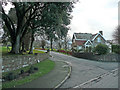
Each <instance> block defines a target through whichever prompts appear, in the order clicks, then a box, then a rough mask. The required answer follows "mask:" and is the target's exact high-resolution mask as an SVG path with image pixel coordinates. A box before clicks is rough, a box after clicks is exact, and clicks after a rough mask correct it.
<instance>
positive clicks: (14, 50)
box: [11, 35, 20, 54]
mask: <svg viewBox="0 0 120 90" xmlns="http://www.w3.org/2000/svg"><path fill="white" fill-rule="evenodd" d="M11 53H14V54H18V53H20V35H17V36H16V40H15V41H14V42H13V43H12V50H11Z"/></svg>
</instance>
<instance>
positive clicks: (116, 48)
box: [112, 45, 120, 54]
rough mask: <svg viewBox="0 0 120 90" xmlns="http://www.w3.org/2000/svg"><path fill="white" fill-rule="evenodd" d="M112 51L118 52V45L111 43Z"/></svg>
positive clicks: (119, 51) (119, 46)
mask: <svg viewBox="0 0 120 90" xmlns="http://www.w3.org/2000/svg"><path fill="white" fill-rule="evenodd" d="M112 52H114V53H117V54H120V45H112Z"/></svg>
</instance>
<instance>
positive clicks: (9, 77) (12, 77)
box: [5, 72, 18, 81]
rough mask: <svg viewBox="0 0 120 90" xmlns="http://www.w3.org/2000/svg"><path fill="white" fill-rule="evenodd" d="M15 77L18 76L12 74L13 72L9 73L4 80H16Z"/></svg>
mask: <svg viewBox="0 0 120 90" xmlns="http://www.w3.org/2000/svg"><path fill="white" fill-rule="evenodd" d="M17 77H18V75H16V74H14V73H13V72H10V73H8V74H7V75H6V76H5V80H8V81H11V80H13V79H16V78H17Z"/></svg>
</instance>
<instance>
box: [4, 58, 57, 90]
mask: <svg viewBox="0 0 120 90" xmlns="http://www.w3.org/2000/svg"><path fill="white" fill-rule="evenodd" d="M33 66H35V67H38V71H37V72H36V73H33V74H31V75H30V76H26V77H25V78H22V79H19V80H13V81H9V82H4V83H2V88H12V87H14V86H18V85H22V84H25V83H27V82H30V81H32V80H34V79H37V78H39V77H41V76H43V75H45V74H47V73H48V72H50V71H51V70H53V68H54V66H55V63H54V62H53V61H51V60H44V61H42V62H40V63H36V64H34V65H33ZM29 67H30V66H27V67H24V68H21V69H22V70H28V69H29ZM21 69H18V70H15V71H13V72H14V73H18V72H20V70H21ZM5 74H7V73H3V75H5Z"/></svg>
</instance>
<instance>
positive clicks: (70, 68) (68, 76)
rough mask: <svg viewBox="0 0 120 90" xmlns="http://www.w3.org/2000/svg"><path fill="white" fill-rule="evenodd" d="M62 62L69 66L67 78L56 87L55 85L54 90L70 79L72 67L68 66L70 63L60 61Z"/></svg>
mask: <svg viewBox="0 0 120 90" xmlns="http://www.w3.org/2000/svg"><path fill="white" fill-rule="evenodd" d="M62 62H64V63H66V64H67V65H68V66H69V72H68V74H67V76H66V77H65V78H64V79H63V80H62V81H61V82H60V83H59V84H58V85H56V86H55V87H54V90H55V89H57V88H59V87H60V86H61V85H62V84H63V83H64V82H65V81H66V80H67V79H68V78H70V75H71V72H72V65H70V63H69V62H67V61H62Z"/></svg>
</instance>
